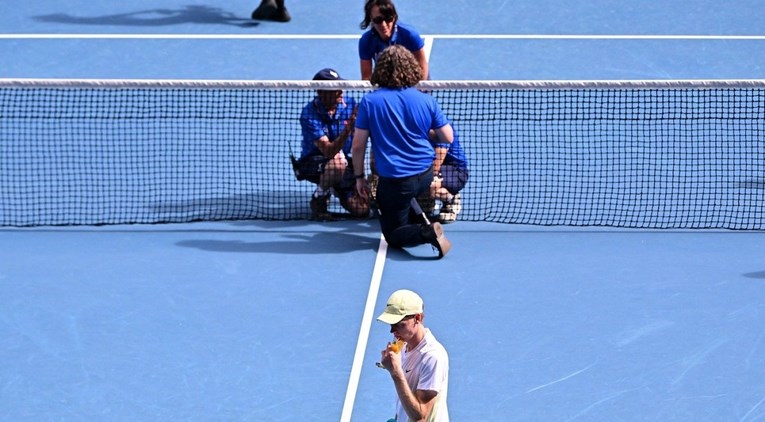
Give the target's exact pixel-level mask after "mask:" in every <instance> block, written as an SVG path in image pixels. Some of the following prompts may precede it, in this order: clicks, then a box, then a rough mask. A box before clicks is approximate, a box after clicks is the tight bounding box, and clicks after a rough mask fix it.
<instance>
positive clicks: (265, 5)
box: [250, 0, 276, 20]
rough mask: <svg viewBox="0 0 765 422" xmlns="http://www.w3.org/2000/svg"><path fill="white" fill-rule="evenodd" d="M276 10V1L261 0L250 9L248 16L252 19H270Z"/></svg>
mask: <svg viewBox="0 0 765 422" xmlns="http://www.w3.org/2000/svg"><path fill="white" fill-rule="evenodd" d="M275 12H276V2H274V0H263V1H261V2H260V6H258V8H257V9H255V10H253V11H252V15H251V16H250V17H251V18H252V19H254V20H271V16H272V15H273V14H274V13H275Z"/></svg>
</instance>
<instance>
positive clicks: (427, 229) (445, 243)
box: [423, 223, 452, 259]
mask: <svg viewBox="0 0 765 422" xmlns="http://www.w3.org/2000/svg"><path fill="white" fill-rule="evenodd" d="M423 237H425V240H427V242H428V243H430V244H431V245H433V247H434V248H436V250H438V258H439V259H441V258H443V257H444V255H446V254H447V253H448V252H449V250H450V249H451V248H452V242H450V241H449V239H447V238H446V236H445V235H444V228H443V227H441V223H433V224H431V225H429V226H428V225H426V226H423Z"/></svg>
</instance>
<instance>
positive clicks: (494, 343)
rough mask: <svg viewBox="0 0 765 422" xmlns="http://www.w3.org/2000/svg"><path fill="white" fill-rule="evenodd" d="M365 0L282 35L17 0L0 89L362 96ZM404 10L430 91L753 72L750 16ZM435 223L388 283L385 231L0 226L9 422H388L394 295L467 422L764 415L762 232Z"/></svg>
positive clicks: (755, 17)
mask: <svg viewBox="0 0 765 422" xmlns="http://www.w3.org/2000/svg"><path fill="white" fill-rule="evenodd" d="M360 3H361V2H358V4H356V3H354V4H355V6H353V7H352V8H351V9H352V10H351V12H349V6H348V4H346V3H343V2H338V1H330V2H322V3H321V5H318V3H314V2H290V1H287V6H288V7H289V9H290V12H291V14H292V16H293V20H292V21H291V22H290V23H286V24H280V23H270V22H261V23H255V22H252V21H250V20H248V19H247V17H248V16H249V13H250V11H251V10H252V8H253V7H254V6H255V4H254V3H250V2H243V1H235V2H228V3H226V4H209V3H208V4H197V5H189V4H187V3H183V2H177V1H173V0H164V1H160V2H159V3H158V2H156V1H155V2H147V1H135V2H129V3H120V4H116V3H115V4H100V3H93V2H85V1H67V2H65V3H56V2H47V1H43V2H36V3H31V4H25V5H17V6H15V7H14V8H12V9H11V10H8V11H7V13H5V14H3V15H2V16H0V27H2V28H3V30H2V33H1V34H0V47H2V48H1V49H0V57H1V58H2V63H3V70H2V71H1V72H2V75H0V77H6V78H43V77H52V78H171V79H308V78H310V77H311V76H312V75H313V73H315V71H316V70H318V69H320V68H322V67H327V66H330V67H334V68H336V69H338V70H339V71H340V73H341V74H342V75H343V76H344V77H346V78H348V79H355V78H357V77H358V76H357V75H358V60H357V56H356V38H355V37H357V36H359V35H360V34H361V30H360V29H359V28H358V23H359V22H360V21H361V18H362V13H361V4H360ZM397 6H398V8H399V12H400V14H401V16H402V20H404V21H407V22H409V23H412V24H413V25H415V26H416V27H417V28H418V29H419V30H420V31H421V32H422V33H423V34H430V35H432V41H433V44H432V50H431V52H430V60H431V69H432V74H433V78H434V79H442V80H448V79H456V80H468V79H487V80H494V79H704V78H709V79H726V78H735V79H747V78H762V74H763V67H762V61H761V60H759V58H760V57H763V53H765V37H763V34H762V28H763V25H764V24H765V18H764V17H763V16H765V15H763V14H762V13H759V9H760V7H761V5H760V4H759V3H756V2H754V1H742V2H738V3H737V5H736V7H720V5H719V3H715V2H711V1H703V2H696V3H694V5H693V7H692V8H690V9H689V8H688V7H687V6H688V5H687V4H686V5H683V4H680V3H678V4H667V5H664V4H659V3H655V2H642V3H620V2H613V1H596V2H589V3H586V4H584V3H582V4H570V3H567V2H559V1H542V2H527V3H511V2H506V1H499V0H495V1H486V2H481V3H480V6H476V3H475V2H468V1H450V2H436V1H433V0H429V1H423V2H413V1H408V0H399V2H398V4H397ZM435 10H440V11H439V12H438V13H436V12H434V11H435ZM116 35H119V36H116ZM584 35H587V36H592V37H585V38H580V37H578V36H584ZM619 35H626V36H629V37H626V38H623V37H619ZM554 36H559V38H556V37H554ZM599 36H600V37H599ZM0 131H2V128H0ZM446 232H447V235H448V236H449V238H450V239H451V240H452V242H453V244H454V249H453V250H452V252H451V253H450V254H449V255H448V256H447V257H446V258H445V259H443V260H440V261H437V260H434V259H432V257H433V254H434V253H433V251H432V250H430V248H429V247H424V246H423V247H419V248H414V249H410V250H408V251H394V250H387V251H385V252H384V253H385V255H384V258H385V259H384V261H383V267H382V268H381V267H379V265H380V264H379V263H378V261H377V259H378V257H379V256H380V254H381V250H380V234H379V228H378V225H377V222H376V221H374V220H370V221H341V222H332V223H324V224H320V223H315V222H309V221H289V222H271V221H229V222H215V223H212V222H200V223H189V224H158V225H124V226H122V225H119V226H97V227H93V226H83V227H77V226H73V227H36V228H24V229H20V228H2V229H0V339H2V340H0V362H2V365H0V420H4V421H5V420H7V421H40V420H61V421H85V420H88V421H91V420H237V421H238V420H266V421H295V420H316V421H335V420H353V421H385V420H387V419H388V418H390V417H392V416H393V411H394V408H393V405H394V399H395V396H394V390H393V386H392V382H391V381H390V379H389V377H388V375H387V374H386V373H385V371H382V370H380V369H377V368H376V367H375V365H374V362H375V361H376V360H378V358H379V351H380V350H381V349H382V348H383V347H384V345H385V343H386V342H387V341H388V340H389V338H390V334H389V333H388V327H387V326H385V325H383V324H381V323H377V322H374V321H369V320H368V318H369V317H373V316H376V315H377V314H378V313H379V311H380V309H381V308H382V307H383V306H384V301H385V299H386V298H387V296H388V295H389V294H390V293H391V292H392V291H394V290H397V289H399V288H410V289H413V290H416V291H417V292H419V293H420V294H421V295H422V296H423V298H424V299H425V303H426V318H425V324H426V326H428V327H429V328H431V329H432V330H433V332H434V333H435V335H436V336H437V337H438V338H439V340H440V341H441V342H442V343H443V344H444V345H445V346H446V348H447V350H448V351H449V353H450V359H451V365H450V366H451V374H450V381H451V382H450V387H449V390H450V392H449V407H450V413H451V415H452V420H454V421H508V420H518V421H575V420H576V421H620V420H623V421H670V420H671V421H699V420H705V421H730V420H735V421H756V420H763V419H764V418H765V357H764V356H765V328H764V327H765V299H763V297H765V259H763V256H764V255H763V254H764V253H765V238H763V235H762V233H761V232H758V231H717V230H694V231H684V230H661V231H652V230H619V229H607V228H567V227H538V226H522V225H500V224H489V223H467V222H459V221H458V222H456V223H454V224H452V225H448V226H446ZM378 269H382V274H381V278H380V279H379V285H375V283H374V277H373V273H374V271H375V270H378ZM370 280H373V281H372V282H370ZM368 305H369V306H368ZM370 307H371V313H370ZM367 334H368V336H369V337H368V338H366V335H367ZM362 352H363V354H362ZM356 371H358V372H356Z"/></svg>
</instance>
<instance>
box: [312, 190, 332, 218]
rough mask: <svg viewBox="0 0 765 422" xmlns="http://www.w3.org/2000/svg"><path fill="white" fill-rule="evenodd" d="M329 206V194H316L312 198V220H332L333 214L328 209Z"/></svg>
mask: <svg viewBox="0 0 765 422" xmlns="http://www.w3.org/2000/svg"><path fill="white" fill-rule="evenodd" d="M328 206H329V195H327V196H314V197H312V198H311V220H318V221H326V220H331V219H332V215H331V214H330V213H329V211H327V207H328Z"/></svg>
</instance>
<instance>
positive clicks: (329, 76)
mask: <svg viewBox="0 0 765 422" xmlns="http://www.w3.org/2000/svg"><path fill="white" fill-rule="evenodd" d="M313 80H314V81H344V80H345V79H343V78H341V77H340V74H339V73H337V71H336V70H334V69H330V68H328V67H327V68H324V69H322V70H320V71H319V72H317V73H316V74H315V75H313Z"/></svg>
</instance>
